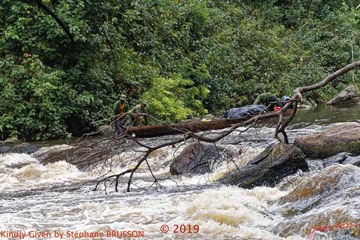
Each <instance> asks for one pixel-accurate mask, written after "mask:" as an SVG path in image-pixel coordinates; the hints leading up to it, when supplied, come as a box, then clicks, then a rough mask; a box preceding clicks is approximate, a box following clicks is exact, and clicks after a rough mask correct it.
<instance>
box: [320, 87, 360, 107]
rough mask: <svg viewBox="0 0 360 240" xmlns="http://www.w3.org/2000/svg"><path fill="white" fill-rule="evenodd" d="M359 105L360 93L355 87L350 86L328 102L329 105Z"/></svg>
mask: <svg viewBox="0 0 360 240" xmlns="http://www.w3.org/2000/svg"><path fill="white" fill-rule="evenodd" d="M354 103H355V104H360V92H359V89H358V88H357V87H356V86H355V85H350V86H348V87H347V88H345V89H344V90H342V91H341V92H340V93H339V94H338V95H337V96H335V97H334V98H333V99H331V100H330V101H328V102H327V103H326V104H329V105H340V104H354Z"/></svg>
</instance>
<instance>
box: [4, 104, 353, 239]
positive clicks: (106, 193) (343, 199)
mask: <svg viewBox="0 0 360 240" xmlns="http://www.w3.org/2000/svg"><path fill="white" fill-rule="evenodd" d="M358 110H359V109H357V110H356V111H354V110H353V109H350V110H349V111H351V112H356V114H355V115H351V117H349V118H348V119H347V120H355V119H359V116H358V115H357V112H360V111H358ZM340 111H342V112H343V111H344V110H340ZM306 114H309V117H308V118H306V116H304V115H306ZM314 115H316V114H315V112H312V113H311V110H310V111H307V112H304V113H300V114H299V118H298V119H295V120H294V124H293V125H292V126H291V127H289V130H288V135H289V140H290V142H293V141H294V139H295V138H296V137H298V136H302V135H307V134H312V133H317V132H320V131H322V130H324V129H326V128H328V127H329V126H332V125H333V124H336V121H332V122H330V121H327V120H326V119H331V117H332V116H334V115H336V114H334V113H333V112H332V113H330V114H329V115H328V116H325V117H324V118H321V119H320V118H317V119H320V120H319V121H316V120H314V119H311V117H313V116H314ZM340 115H341V116H342V114H340ZM348 115H349V116H350V114H348ZM310 116H311V117H310ZM306 119H309V120H308V121H307V120H306ZM344 121H345V120H344ZM239 130H244V129H242V128H240V129H239ZM217 132H218V131H217ZM217 132H216V131H214V132H212V133H211V134H213V135H215V134H217ZM273 133H274V128H273V126H272V125H271V124H263V125H262V126H259V127H256V128H252V129H249V130H248V131H246V132H240V131H238V132H233V133H232V134H230V135H229V136H227V137H226V138H224V139H223V140H221V141H220V142H219V143H217V145H218V146H222V147H224V148H227V149H229V151H232V152H234V153H237V152H239V151H240V150H241V152H242V154H240V155H236V154H235V155H234V157H233V158H232V159H226V160H225V161H222V162H219V163H218V166H217V167H216V170H215V171H214V172H212V173H207V174H204V175H186V176H172V175H171V174H170V173H169V166H170V163H171V161H172V159H173V158H174V156H176V155H177V154H179V153H180V152H181V150H182V149H183V148H184V147H185V145H186V144H183V145H179V146H171V147H166V148H163V149H160V150H157V151H156V152H154V153H153V154H151V156H150V157H149V158H148V163H149V165H150V166H151V168H152V170H153V174H154V175H155V176H156V177H157V179H158V182H159V184H154V179H153V177H152V175H151V173H150V172H149V171H148V168H147V166H146V164H145V163H144V164H143V166H141V167H140V171H139V172H138V173H136V174H135V175H134V179H133V185H132V186H131V192H127V191H126V188H127V180H128V175H126V176H124V177H123V178H120V181H119V182H120V183H119V189H118V190H119V191H118V192H116V191H115V187H114V184H113V182H107V183H106V185H105V184H103V183H101V184H100V185H99V186H98V188H97V190H96V191H93V190H94V187H95V185H96V181H94V180H96V179H98V178H99V177H101V176H103V175H106V174H107V175H109V174H114V173H119V172H122V171H124V170H126V169H128V168H132V167H134V166H135V165H136V163H137V161H138V159H139V156H140V157H141V152H135V153H134V151H133V148H135V150H143V149H142V148H141V147H138V146H136V145H131V146H128V147H126V148H121V149H122V150H121V151H119V152H118V154H116V155H113V156H112V157H111V158H106V154H101V155H96V154H94V158H95V157H96V158H97V161H96V163H93V162H91V163H89V164H88V166H87V167H84V166H83V165H79V164H77V162H76V159H75V161H74V162H71V161H70V162H67V161H65V160H66V158H63V159H62V158H61V156H60V157H59V159H57V160H56V161H54V162H51V163H46V164H45V163H42V161H41V159H40V157H39V156H40V155H39V152H40V153H42V154H46V153H49V152H52V151H56V149H67V148H71V147H72V146H71V145H70V144H66V143H65V144H64V143H63V144H55V145H51V146H46V147H42V148H41V149H40V150H38V151H37V152H35V153H33V154H16V153H8V154H2V155H0V190H1V191H0V203H1V204H0V239H254V240H255V239H274V240H277V239H279V240H280V239H288V240H300V239H359V238H358V237H359V235H360V203H359V202H360V201H359V200H360V184H359V182H360V168H359V167H356V166H354V165H333V166H330V167H327V168H324V167H322V165H321V161H320V160H316V159H308V163H309V166H310V169H311V171H309V172H298V173H297V174H295V175H293V176H290V177H287V178H286V179H284V180H282V181H281V182H280V183H279V184H278V185H277V186H276V187H266V186H264V187H256V188H254V189H251V190H247V189H242V188H238V187H234V186H225V185H221V184H219V183H217V181H216V180H217V179H219V178H220V177H222V176H224V175H225V174H226V173H227V172H229V171H232V170H235V169H236V167H237V166H240V165H243V164H245V163H247V162H248V161H250V160H251V159H252V158H253V157H255V156H256V155H257V154H259V153H260V152H261V151H262V150H264V149H265V148H266V147H267V146H268V145H269V144H271V143H274V142H276V141H275V140H274V138H273ZM178 137H179V136H166V137H162V138H150V139H143V140H142V141H144V143H145V144H149V145H156V144H159V143H161V142H165V141H168V140H173V139H176V138H178ZM104 141H108V143H109V142H110V140H104V139H93V140H92V143H93V144H94V143H95V144H98V145H99V146H101V144H104ZM112 144H114V142H112ZM115 144H119V145H120V144H124V145H126V144H129V143H128V142H126V141H123V142H121V141H119V142H117V143H115ZM90 151H93V152H95V151H98V150H97V148H90ZM109 171H111V172H109Z"/></svg>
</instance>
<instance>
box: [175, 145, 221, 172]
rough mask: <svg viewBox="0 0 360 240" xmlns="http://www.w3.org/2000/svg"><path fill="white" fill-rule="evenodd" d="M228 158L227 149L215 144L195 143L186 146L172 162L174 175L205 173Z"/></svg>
mask: <svg viewBox="0 0 360 240" xmlns="http://www.w3.org/2000/svg"><path fill="white" fill-rule="evenodd" d="M226 158H227V153H226V151H225V149H221V148H219V147H217V146H215V145H214V144H205V143H193V144H190V145H188V146H186V147H185V148H184V149H183V151H182V152H181V153H180V154H179V155H178V156H177V157H176V158H175V159H174V160H173V162H172V163H171V164H170V173H171V174H172V175H180V174H187V173H191V174H204V173H207V172H211V171H213V170H214V168H215V167H216V165H217V164H218V163H219V162H221V161H223V160H225V159H226Z"/></svg>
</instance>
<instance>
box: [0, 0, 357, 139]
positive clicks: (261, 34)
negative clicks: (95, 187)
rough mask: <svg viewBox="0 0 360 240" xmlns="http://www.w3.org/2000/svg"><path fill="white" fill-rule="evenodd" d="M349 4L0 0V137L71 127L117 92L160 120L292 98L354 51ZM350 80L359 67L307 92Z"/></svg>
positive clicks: (324, 96) (69, 131) (96, 115)
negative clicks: (262, 98)
mask: <svg viewBox="0 0 360 240" xmlns="http://www.w3.org/2000/svg"><path fill="white" fill-rule="evenodd" d="M359 4H360V1H352V0H348V1H344V0H330V1H328V0H326V1H325V0H304V1H297V0H286V1H285V0H258V1H240V0H99V1H90V0H16V1H14V0H2V3H1V5H0V18H1V21H0V31H1V37H0V99H1V104H0V113H1V114H0V134H1V135H0V139H6V138H7V137H9V136H16V137H18V138H19V139H22V140H44V139H58V138H66V137H71V136H81V135H82V134H83V133H86V132H90V131H93V130H94V129H95V128H96V127H97V126H98V124H99V123H102V121H101V120H103V119H109V118H110V117H111V115H112V104H113V103H114V101H116V100H117V98H118V96H120V94H126V95H127V97H128V101H129V102H130V104H131V105H135V104H137V103H138V102H140V101H141V100H143V99H146V100H148V102H149V106H148V110H149V112H150V113H151V114H152V115H153V116H155V117H157V118H159V119H161V120H163V121H166V122H177V121H180V120H183V119H186V118H188V117H189V116H192V117H195V116H203V115H205V114H208V113H212V114H214V115H221V114H222V113H223V112H224V111H225V110H226V109H228V108H230V107H239V106H243V105H246V104H251V103H252V102H253V101H254V99H255V98H256V97H257V95H259V94H261V93H263V92H273V93H274V94H276V95H277V96H279V97H280V96H282V95H290V96H291V95H292V92H293V90H294V89H295V88H297V87H298V86H302V85H309V84H313V83H315V82H319V81H320V80H321V79H323V78H324V77H326V76H327V75H328V74H329V73H332V72H334V71H335V70H336V69H339V68H341V67H343V66H345V65H347V64H349V63H351V62H354V61H356V60H359V58H360V49H359V47H360V42H359V41H360V22H359V19H360V7H359ZM350 82H352V83H354V84H357V85H360V81H359V73H358V72H357V71H354V72H353V73H352V74H349V75H344V76H342V77H339V78H337V79H336V80H334V81H332V82H331V84H329V85H328V86H326V87H325V88H324V89H322V90H321V91H313V92H310V93H308V94H307V95H306V98H307V99H310V100H313V101H315V102H324V101H326V100H328V99H329V98H331V97H332V96H333V95H334V94H335V93H337V92H338V91H340V90H342V89H343V88H344V87H345V86H346V85H347V84H349V83H350ZM108 123H109V122H107V124H108Z"/></svg>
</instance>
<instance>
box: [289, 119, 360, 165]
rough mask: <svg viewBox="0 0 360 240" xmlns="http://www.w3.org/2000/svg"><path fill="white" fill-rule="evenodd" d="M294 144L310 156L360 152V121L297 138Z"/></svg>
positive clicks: (322, 156)
mask: <svg viewBox="0 0 360 240" xmlns="http://www.w3.org/2000/svg"><path fill="white" fill-rule="evenodd" d="M294 145H295V146H297V147H298V148H300V149H301V150H302V151H303V152H304V154H305V155H306V157H308V158H321V159H323V158H327V157H330V156H332V155H335V154H337V153H340V152H349V153H354V154H355V155H356V154H359V153H360V123H358V122H351V123H343V124H341V125H338V126H335V127H332V128H329V129H327V130H325V131H323V132H322V133H318V134H312V135H308V136H303V137H299V138H296V139H295V141H294Z"/></svg>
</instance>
